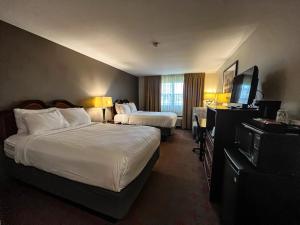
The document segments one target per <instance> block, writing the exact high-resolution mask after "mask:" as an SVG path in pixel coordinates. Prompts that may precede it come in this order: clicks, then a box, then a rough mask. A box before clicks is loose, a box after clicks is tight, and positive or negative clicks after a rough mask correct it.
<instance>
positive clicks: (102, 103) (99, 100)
mask: <svg viewBox="0 0 300 225" xmlns="http://www.w3.org/2000/svg"><path fill="white" fill-rule="evenodd" d="M92 104H93V107H95V108H106V107H112V106H113V103H112V97H94V98H93V101H92Z"/></svg>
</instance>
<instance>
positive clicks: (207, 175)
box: [203, 156, 211, 188]
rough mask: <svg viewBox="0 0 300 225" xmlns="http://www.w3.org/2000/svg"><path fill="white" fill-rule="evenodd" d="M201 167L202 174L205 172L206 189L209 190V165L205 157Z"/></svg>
mask: <svg viewBox="0 0 300 225" xmlns="http://www.w3.org/2000/svg"><path fill="white" fill-rule="evenodd" d="M203 167H204V172H205V175H206V179H207V184H208V188H210V180H211V165H210V164H209V162H208V160H207V156H204V161H203Z"/></svg>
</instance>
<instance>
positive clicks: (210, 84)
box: [204, 73, 219, 92]
mask: <svg viewBox="0 0 300 225" xmlns="http://www.w3.org/2000/svg"><path fill="white" fill-rule="evenodd" d="M218 82H219V75H218V74H217V73H206V74H205V83H204V92H216V91H217V89H218Z"/></svg>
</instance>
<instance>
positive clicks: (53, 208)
mask: <svg viewBox="0 0 300 225" xmlns="http://www.w3.org/2000/svg"><path fill="white" fill-rule="evenodd" d="M195 146H196V144H195V143H194V141H193V139H192V134H191V132H190V131H186V130H180V129H177V130H176V131H175V133H174V135H172V136H171V137H169V138H168V140H167V141H166V142H162V144H161V148H160V151H161V155H160V158H159V161H158V162H157V164H156V166H155V167H154V169H153V172H152V174H151V175H150V178H149V180H148V181H147V183H146V185H145V187H144V189H143V190H142V192H141V193H140V195H139V197H138V198H137V200H136V201H135V203H134V204H133V206H132V208H131V210H130V212H129V214H128V215H127V216H126V217H125V218H124V219H123V220H120V221H111V220H109V219H108V218H107V217H105V216H103V215H99V214H98V213H95V212H92V211H90V210H87V209H86V208H83V207H80V206H78V205H74V204H72V203H70V202H68V201H65V200H63V199H61V198H57V197H55V196H52V195H50V194H47V193H45V192H43V191H40V190H38V189H35V188H33V187H31V186H28V185H26V184H23V183H21V182H18V181H15V180H9V181H7V182H5V183H2V184H1V186H0V219H1V223H0V224H1V225H111V224H116V225H217V224H219V221H218V217H217V214H216V212H215V211H214V209H213V207H212V205H211V204H210V202H209V199H208V187H207V184H206V180H205V176H204V171H203V167H202V164H201V162H200V161H199V159H198V155H196V154H194V153H193V152H192V149H193V147H195Z"/></svg>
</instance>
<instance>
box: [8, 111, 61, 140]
mask: <svg viewBox="0 0 300 225" xmlns="http://www.w3.org/2000/svg"><path fill="white" fill-rule="evenodd" d="M54 110H56V109H55V108H49V109H37V110H34V109H19V108H16V109H14V114H15V119H16V124H17V128H18V134H26V133H28V130H27V127H26V124H25V122H24V119H23V117H24V115H25V114H29V113H42V112H51V111H54Z"/></svg>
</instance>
